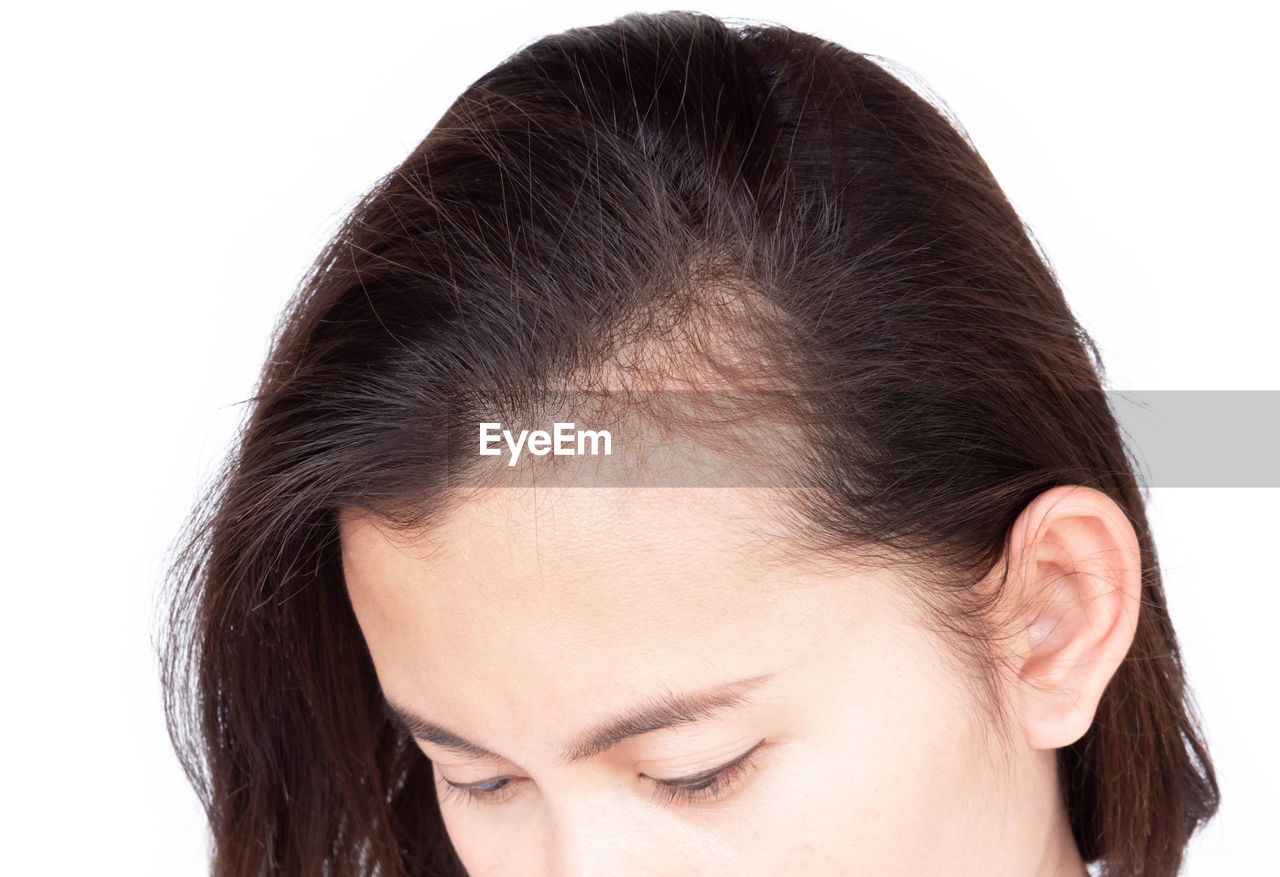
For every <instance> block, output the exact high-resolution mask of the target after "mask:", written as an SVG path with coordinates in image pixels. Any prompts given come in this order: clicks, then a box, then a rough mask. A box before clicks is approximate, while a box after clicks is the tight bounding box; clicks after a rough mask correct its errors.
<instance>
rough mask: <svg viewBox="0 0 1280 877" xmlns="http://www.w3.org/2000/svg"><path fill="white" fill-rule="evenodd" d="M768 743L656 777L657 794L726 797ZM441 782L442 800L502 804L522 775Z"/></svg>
mask: <svg viewBox="0 0 1280 877" xmlns="http://www.w3.org/2000/svg"><path fill="white" fill-rule="evenodd" d="M764 744H765V741H764V740H761V741H760V742H759V743H757V744H755V745H754V746H752V747H751V748H750V749H748V750H747V751H746V752H744V753H742V754H741V755H739V756H737V757H736V758H734V759H733V760H732V761H730V762H729V763H728V764H722V765H720V766H719V767H716V768H712V769H711V770H706V771H703V772H701V773H698V774H694V775H693V776H687V777H680V778H678V779H673V780H660V779H657V778H655V777H649V779H651V780H653V782H654V785H655V788H654V797H655V798H656V799H657V800H659V801H661V802H663V803H665V804H698V803H703V802H706V801H713V800H716V799H717V798H723V797H724V796H725V795H726V794H727V793H728V792H729V789H730V788H732V787H733V786H734V785H736V784H737V783H738V782H739V781H740V780H741V779H743V778H744V777H745V776H746V775H747V773H748V772H750V771H751V770H752V769H753V768H754V767H755V759H754V758H752V755H754V754H755V751H756V750H757V749H759V748H760V747H761V746H763V745H764ZM436 776H437V777H438V778H439V782H438V783H437V786H438V787H439V789H440V792H441V795H440V797H441V800H442V801H445V800H450V799H458V800H461V801H463V802H478V803H483V804H499V803H501V802H503V801H505V800H507V799H508V798H510V797H511V796H512V795H514V794H515V793H516V791H517V790H518V789H519V788H520V786H519V782H518V781H519V779H520V778H519V777H497V778H496V779H491V780H485V781H484V782H479V783H455V782H453V781H451V780H449V779H446V778H445V777H444V776H442V775H440V774H437V775H436Z"/></svg>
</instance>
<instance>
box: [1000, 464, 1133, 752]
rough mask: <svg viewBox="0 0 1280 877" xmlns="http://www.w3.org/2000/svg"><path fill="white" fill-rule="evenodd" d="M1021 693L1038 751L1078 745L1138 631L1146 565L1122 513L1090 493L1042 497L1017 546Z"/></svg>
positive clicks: (1030, 510) (1013, 559) (1024, 719)
mask: <svg viewBox="0 0 1280 877" xmlns="http://www.w3.org/2000/svg"><path fill="white" fill-rule="evenodd" d="M1008 550H1009V553H1010V569H1011V571H1013V573H1014V575H1015V577H1016V578H1017V586H1016V587H1014V588H1013V591H1014V599H1015V601H1016V603H1015V605H1016V606H1017V611H1016V612H1015V613H1014V625H1013V628H1012V630H1011V634H1012V635H1013V637H1014V642H1015V643H1016V646H1017V647H1016V648H1015V649H1014V650H1013V652H1014V654H1013V660H1014V664H1015V667H1014V669H1015V670H1016V674H1015V680H1014V685H1015V688H1016V689H1017V691H1016V695H1017V698H1016V701H1017V703H1018V712H1019V716H1018V718H1019V720H1020V722H1021V725H1022V728H1023V731H1024V733H1025V736H1026V740H1027V743H1028V745H1029V746H1030V747H1031V748H1033V749H1056V748H1059V747H1062V746H1068V745H1070V744H1071V743H1074V742H1075V741H1076V740H1078V739H1079V738H1080V737H1081V736H1082V735H1083V734H1084V732H1085V731H1086V730H1088V728H1089V725H1090V724H1091V723H1092V722H1093V716H1094V713H1095V712H1096V710H1097V707H1098V701H1099V700H1100V699H1101V697H1102V692H1103V690H1104V689H1105V688H1106V686H1107V684H1108V683H1109V682H1110V681H1111V677H1112V676H1113V675H1114V674H1115V671H1116V669H1117V668H1118V667H1119V666H1120V663H1121V661H1123V660H1124V656H1125V654H1126V653H1127V652H1128V650H1129V646H1130V645H1131V644H1132V642H1133V636H1134V632H1135V631H1136V629H1137V622H1138V611H1139V605H1140V597H1141V583H1142V564H1141V552H1140V550H1139V547H1138V539H1137V534H1136V533H1135V532H1134V529H1133V525H1132V524H1130V523H1129V520H1128V518H1127V517H1126V516H1125V514H1124V512H1123V511H1122V510H1121V509H1120V507H1119V506H1118V505H1117V504H1116V503H1115V502H1114V501H1113V500H1111V499H1110V498H1109V497H1107V496H1106V495H1105V494H1103V493H1101V492H1100V491H1097V490H1094V489H1092V488H1088V487H1080V486H1071V487H1055V488H1053V489H1051V490H1048V491H1045V492H1044V493H1042V494H1041V495H1040V496H1038V497H1036V499H1035V500H1033V501H1032V502H1031V503H1030V504H1029V505H1028V506H1027V508H1026V509H1024V510H1023V512H1022V514H1021V515H1020V516H1019V518H1018V520H1017V521H1016V522H1015V523H1014V526H1013V530H1012V531H1011V533H1010V540H1009V549H1008Z"/></svg>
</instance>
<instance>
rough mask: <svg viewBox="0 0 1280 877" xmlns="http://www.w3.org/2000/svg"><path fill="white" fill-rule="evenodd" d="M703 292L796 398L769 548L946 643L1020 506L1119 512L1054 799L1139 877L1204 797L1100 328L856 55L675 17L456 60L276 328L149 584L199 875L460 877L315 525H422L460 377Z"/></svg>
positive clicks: (559, 349)
mask: <svg viewBox="0 0 1280 877" xmlns="http://www.w3.org/2000/svg"><path fill="white" fill-rule="evenodd" d="M713 280H714V284H713V283H712V281H713ZM712 285H715V286H717V288H718V289H719V290H720V293H718V294H722V293H723V290H724V289H726V288H727V289H729V290H731V291H733V292H734V293H735V294H740V296H741V297H740V301H741V302H744V303H745V304H744V307H745V308H746V309H747V310H749V311H751V312H752V313H754V314H756V315H757V316H758V317H759V318H758V319H755V320H754V321H752V322H751V326H752V327H753V328H752V332H753V333H754V335H755V337H757V340H758V341H759V343H760V346H761V349H764V350H767V351H769V352H770V358H769V362H770V368H774V369H776V373H775V374H774V377H775V378H777V379H778V380H781V381H784V382H785V383H787V384H788V385H793V386H796V387H802V388H803V387H814V386H820V387H822V388H823V391H822V392H821V393H819V394H809V395H806V396H805V401H804V402H803V404H804V405H805V410H804V411H803V412H801V411H799V410H793V411H790V412H788V411H785V410H784V411H782V412H781V414H782V415H790V417H791V420H792V421H793V422H796V423H803V424H805V425H806V426H805V429H806V430H807V433H806V436H807V438H808V439H809V442H808V446H809V447H811V448H812V453H811V454H810V455H808V457H807V458H806V459H805V460H803V461H801V463H800V464H799V465H804V466H805V467H807V470H808V474H809V475H810V476H811V477H812V478H814V479H816V481H817V483H820V484H822V485H823V486H824V488H825V490H824V491H823V492H822V494H821V499H820V501H819V500H817V499H813V498H812V496H811V495H810V494H806V495H807V496H810V499H808V500H804V501H803V502H804V505H803V506H802V507H799V510H800V511H802V512H803V515H802V517H803V519H804V520H806V521H808V522H809V524H810V527H809V528H808V529H807V530H806V531H805V532H804V533H803V534H801V533H797V539H798V540H799V539H804V540H806V544H809V545H811V546H812V547H813V548H814V549H818V550H821V549H832V548H837V547H839V546H882V547H884V548H886V549H888V550H892V551H893V552H896V553H899V554H904V555H907V556H910V557H912V558H914V559H916V560H918V561H919V562H920V564H921V565H922V568H927V569H934V570H937V571H939V574H938V575H937V576H935V577H930V578H927V579H923V580H922V583H921V588H922V589H923V591H924V593H923V598H924V599H927V600H928V601H930V603H931V605H933V606H935V607H936V609H937V615H938V618H939V619H940V620H942V621H944V623H946V624H949V625H951V626H952V627H954V630H953V634H954V639H955V641H956V642H957V643H958V644H960V645H961V646H962V647H963V648H965V649H969V650H970V651H972V650H973V649H974V648H975V644H977V645H978V646H980V645H981V644H982V643H983V642H984V641H985V640H984V637H987V636H988V635H989V634H990V630H989V629H988V628H986V627H984V618H985V615H984V613H983V611H982V609H983V606H982V604H981V603H980V602H978V598H977V597H976V596H975V593H974V589H973V587H972V586H973V585H974V584H975V583H976V582H978V581H979V580H980V579H982V578H983V577H984V576H985V575H986V574H987V573H988V572H989V571H990V570H992V569H993V567H994V566H995V565H996V564H997V563H998V562H999V560H1000V558H1001V556H1002V552H1003V550H1004V546H1005V539H1006V536H1007V534H1008V531H1009V528H1010V526H1011V525H1012V523H1013V521H1014V520H1015V519H1016V518H1017V516H1018V514H1019V512H1020V511H1021V510H1022V509H1023V508H1024V507H1025V506H1026V505H1027V503H1028V502H1030V500H1031V499H1033V498H1034V497H1035V496H1036V495H1037V494H1039V493H1040V492H1042V491H1044V490H1047V489H1049V488H1051V487H1054V486H1058V485H1064V484H1084V485H1088V486H1090V487H1093V488H1096V489H1098V490H1101V491H1103V492H1104V493H1106V494H1107V495H1108V496H1109V497H1111V498H1112V499H1113V500H1114V501H1115V502H1116V503H1117V504H1118V505H1119V506H1120V507H1121V508H1122V509H1123V510H1124V511H1125V513H1126V514H1127V515H1128V518H1129V520H1130V521H1131V522H1132V524H1133V526H1134V529H1135V530H1136V532H1137V536H1138V540H1139V544H1140V547H1141V558H1142V565H1143V584H1142V588H1143V591H1142V607H1141V612H1140V617H1139V622H1138V629H1137V634H1136V637H1135V640H1134V642H1133V646H1132V648H1131V650H1130V652H1129V654H1128V656H1127V657H1126V659H1125V660H1124V662H1123V663H1122V664H1121V665H1120V667H1119V669H1118V671H1117V673H1116V675H1115V677H1114V678H1113V680H1112V682H1111V684H1110V685H1109V686H1108V687H1107V689H1106V691H1105V693H1104V694H1103V697H1102V700H1101V703H1100V705H1099V707H1098V711H1097V715H1096V719H1095V721H1094V723H1093V725H1092V727H1090V729H1089V730H1088V731H1087V732H1086V734H1085V735H1084V736H1083V737H1082V738H1081V739H1080V740H1079V741H1078V742H1077V743H1075V744H1074V745H1072V746H1069V747H1066V748H1064V749H1061V750H1059V775H1060V783H1061V788H1062V794H1063V796H1064V799H1065V801H1066V804H1067V810H1068V813H1069V816H1070V820H1071V827H1072V830H1073V832H1074V835H1075V839H1076V841H1077V843H1078V844H1079V847H1080V849H1081V851H1082V853H1083V855H1084V857H1085V859H1086V860H1088V861H1097V862H1099V863H1101V865H1102V871H1103V873H1104V874H1106V875H1108V877H1120V875H1126V877H1127V875H1134V874H1142V875H1143V877H1173V875H1174V874H1175V873H1176V871H1177V869H1178V866H1179V863H1180V861H1181V859H1182V855H1183V849H1184V847H1185V845H1186V842H1187V839H1188V837H1189V836H1190V834H1191V833H1192V832H1193V831H1194V830H1195V828H1196V827H1197V826H1198V825H1199V824H1201V823H1202V822H1203V821H1204V820H1206V819H1207V818H1208V817H1209V816H1210V815H1212V814H1213V813H1214V812H1215V810H1216V807H1217V802H1218V788H1217V785H1216V782H1215V779H1214V772H1213V768H1212V765H1211V762H1210V760H1209V756H1208V754H1207V751H1206V748H1205V746H1204V743H1203V741H1202V738H1201V735H1200V732H1199V730H1198V729H1197V726H1196V722H1195V720H1194V714H1193V711H1192V709H1191V706H1190V700H1189V696H1188V692H1187V689H1186V685H1185V681H1184V678H1183V671H1182V666H1181V663H1180V658H1179V651H1178V646H1177V642H1176V639H1175V636H1174V630H1173V627H1172V625H1171V623H1170V620H1169V617H1168V615H1167V612H1166V608H1165V598H1164V593H1163V590H1162V586H1161V577H1160V568H1159V564H1158V561H1157V557H1156V551H1155V546H1154V544H1153V542H1152V537H1151V532H1150V529H1149V527H1148V525H1147V519H1146V513H1145V508H1144V498H1143V496H1142V495H1141V493H1140V491H1139V489H1138V486H1137V483H1136V480H1135V477H1134V474H1133V466H1132V463H1131V461H1130V459H1129V457H1128V455H1127V452H1126V449H1125V447H1124V445H1123V443H1122V441H1121V438H1120V436H1119V432H1118V429H1117V425H1116V422H1115V419H1114V417H1113V415H1112V413H1111V411H1110V409H1109V408H1108V405H1107V402H1106V398H1105V394H1104V392H1103V391H1102V385H1101V373H1102V366H1101V362H1100V358H1099V356H1098V352H1097V350H1096V349H1095V347H1094V345H1093V343H1092V341H1091V340H1090V339H1089V337H1088V336H1087V335H1086V333H1085V332H1084V331H1083V329H1082V328H1081V327H1080V325H1079V324H1078V323H1077V321H1076V320H1075V318H1074V316H1073V315H1072V314H1071V312H1070V310H1069V308H1068V306H1067V304H1066V302H1065V300H1064V297H1063V295H1062V292H1061V290H1060V288H1059V286H1058V284H1057V282H1056V279H1055V277H1054V275H1053V272H1052V271H1051V269H1050V267H1049V266H1048V264H1047V261H1046V260H1045V258H1044V257H1043V254H1042V253H1041V252H1040V251H1039V249H1038V247H1037V246H1036V245H1035V243H1034V240H1033V238H1032V237H1031V235H1030V234H1029V232H1028V231H1027V229H1026V228H1025V227H1024V226H1023V224H1022V222H1021V221H1020V219H1019V217H1018V216H1017V215H1016V213H1015V212H1014V210H1013V209H1012V207H1011V206H1010V204H1009V202H1008V200H1007V199H1006V198H1005V196H1004V194H1003V193H1002V191H1001V189H1000V188H999V186H998V185H997V184H996V182H995V180H994V179H993V177H992V175H991V173H990V171H989V170H988V168H987V166H986V165H985V163H984V162H983V161H982V159H981V158H980V157H979V156H978V154H977V153H976V152H975V151H974V149H973V147H972V146H971V144H970V143H969V142H968V141H967V139H966V138H965V137H964V136H963V135H962V134H961V133H960V132H958V131H957V129H956V127H955V126H953V125H952V124H951V123H949V121H948V119H947V118H946V116H945V115H944V114H943V113H941V112H940V111H939V110H938V109H937V108H936V107H935V106H933V105H932V104H931V103H930V102H929V101H927V100H925V99H924V98H922V97H921V96H920V95H919V94H918V93H916V92H915V91H914V90H913V89H912V88H910V87H909V86H908V85H906V84H904V82H903V81H901V80H900V79H899V78H898V77H896V76H894V75H892V74H890V73H889V72H887V71H886V69H885V68H884V67H882V66H880V65H879V64H877V63H875V62H874V61H873V60H871V59H870V58H869V57H868V56H864V55H861V54H858V53H856V52H852V51H849V50H847V49H844V48H842V47H840V46H838V45H836V44H833V43H831V42H828V41H824V40H822V39H819V38H817V37H814V36H811V35H807V34H804V33H799V32H796V31H793V30H789V29H787V28H784V27H778V26H763V25H740V26H730V25H728V24H726V23H725V22H723V21H720V20H718V19H715V18H712V17H709V16H704V15H698V14H694V13H664V14H655V15H649V14H635V15H629V16H626V17H624V18H620V19H618V20H616V21H614V22H611V23H609V24H604V25H600V26H595V27H586V28H579V29H574V30H570V31H567V32H565V33H561V34H557V35H553V36H548V37H545V38H544V39H541V40H539V41H537V42H535V43H533V44H531V45H529V46H527V47H526V48H524V49H521V50H520V51H519V52H517V53H515V54H514V55H512V56H511V57H509V58H507V59H506V60H505V61H503V62H502V63H501V64H500V65H498V66H497V67H496V68H494V69H493V70H492V71H490V72H489V73H487V74H485V75H484V76H483V77H481V78H480V79H479V80H478V81H477V82H475V83H474V84H473V85H472V86H470V87H469V88H468V89H467V90H466V91H465V92H464V93H463V94H462V95H461V96H460V97H459V98H458V99H457V101H456V102H455V103H454V104H453V105H452V106H451V107H450V108H449V110H448V111H447V112H446V114H445V115H444V117H443V118H442V119H441V120H440V122H439V124H437V125H436V126H435V128H434V129H433V130H432V131H431V133H430V134H429V135H428V136H427V137H426V138H425V140H424V141H423V142H422V143H421V144H420V145H419V146H418V147H417V148H416V149H415V150H414V151H413V153H412V154H411V155H410V156H409V157H408V158H407V159H406V160H405V161H404V163H403V164H401V165H400V166H399V167H397V168H395V169H394V170H393V171H392V172H391V173H389V174H388V175H387V176H386V177H385V178H384V179H382V180H381V181H380V182H379V183H378V184H377V185H376V186H375V187H374V188H373V189H372V191H370V192H369V193H368V195H367V196H366V197H365V198H364V199H363V200H362V201H361V202H360V203H359V205H358V206H357V207H356V208H355V209H354V210H353V212H352V213H351V214H350V216H349V217H348V218H347V220H346V222H345V224H344V225H343V227H342V228H341V230H340V231H339V233H338V234H337V235H336V236H335V237H334V239H333V240H332V242H331V243H330V244H329V245H328V247H327V248H326V249H325V251H324V252H323V253H322V255H321V256H320V258H319V259H318V260H317V262H316V264H315V266H314V268H313V270H312V271H311V272H310V273H309V274H308V276H307V277H306V278H305V281H304V284H303V286H302V288H301V289H300V291H299V293H298V294H297V296H296V297H295V299H294V301H293V302H292V303H291V305H290V307H289V308H288V310H287V312H286V313H285V315H284V316H283V319H282V321H281V323H280V326H279V328H278V331H277V334H276V337H275V340H274V344H273V348H272V352H271V355H270V357H269V360H268V363H267V365H266V368H265V370H264V372H263V374H262V376H261V379H260V383H259V386H258V390H257V393H256V395H255V397H254V398H253V400H252V408H251V411H250V413H249V418H248V420H247V423H246V425H245V427H244V429H243V430H242V432H241V434H240V436H239V440H238V443H237V446H236V448H235V449H234V451H233V453H232V454H231V455H230V456H229V458H228V459H227V461H226V464H225V466H224V467H223V469H222V470H221V473H220V476H219V478H218V480H217V481H216V483H215V484H214V486H213V487H212V489H211V490H210V492H209V494H208V495H207V496H206V497H204V498H203V499H202V501H201V502H200V503H199V504H198V505H197V507H196V510H195V512H194V513H193V517H192V519H191V521H190V524H189V526H188V529H187V530H186V531H185V533H184V542H183V543H182V544H183V548H182V550H181V551H180V553H179V554H178V555H177V557H176V560H175V562H174V564H173V567H172V573H171V577H170V585H171V596H172V600H171V602H170V603H169V616H168V622H169V628H168V630H167V632H166V639H165V642H164V645H163V654H162V666H163V682H164V686H165V692H166V708H167V712H168V718H169V723H170V731H171V735H172V737H173V741H174V744H175V746H176V748H177V751H178V753H179V755H180V757H181V758H182V760H183V764H184V765H185V767H186V770H187V772H188V775H189V776H190V778H191V781H192V783H193V784H194V786H195V787H196V789H197V790H198V792H199V794H200V796H201V799H202V801H203V802H204V806H205V808H206V810H207V813H208V819H209V824H210V829H211V833H212V865H213V868H212V870H213V873H214V874H216V875H225V877H248V875H265V874H272V875H317V874H324V875H331V877H342V875H357V874H361V875H366V874H378V875H384V877H392V875H457V874H462V873H463V871H462V868H461V865H460V863H459V862H458V860H457V858H456V856H455V855H454V853H453V850H452V847H451V846H450V844H449V840H448V837H447V835H446V832H445V828H444V825H443V823H442V820H441V817H440V813H439V811H438V809H437V806H436V793H435V788H434V785H433V782H432V774H431V766H430V764H429V762H428V761H427V760H426V758H425V757H423V756H422V754H421V753H420V751H419V750H418V749H417V748H416V747H415V745H414V744H413V743H412V741H410V740H409V739H408V738H407V737H406V736H405V735H404V734H403V733H401V732H400V731H399V730H398V729H397V727H396V726H395V725H394V724H393V723H392V722H391V721H389V720H388V718H387V717H386V716H385V715H384V713H383V711H382V700H381V694H380V691H379V688H378V684H377V679H376V677H375V675H374V672H373V668H372V665H371V663H370V660H369V656H368V653H367V651H366V649H365V646H364V643H363V640H362V639H361V635H360V631H359V629H358V627H357V625H356V622H355V619H354V617H353V615H352V612H351V608H350V605H349V603H348V600H347V597H346V592H345V588H344V584H343V579H342V570H341V556H340V552H339V547H338V541H337V522H336V513H337V510H338V509H340V508H344V507H357V508H366V509H372V510H377V511H379V512H382V513H386V514H392V513H394V514H395V515H397V516H399V517H400V518H406V519H407V518H409V517H412V518H413V520H414V521H416V522H418V523H423V522H429V520H430V519H431V517H432V516H434V515H437V514H439V513H440V512H441V510H442V509H443V508H444V507H445V502H446V499H447V497H448V496H449V484H448V483H447V478H446V476H445V474H444V473H445V472H446V469H447V466H446V462H447V461H446V460H445V459H444V458H443V457H442V456H441V453H442V452H440V451H438V449H439V448H440V447H441V442H440V438H441V437H442V436H445V437H454V436H459V435H461V434H462V431H463V430H464V429H466V428H468V425H469V424H473V423H474V420H473V419H470V418H469V417H468V413H469V412H471V411H474V410H476V409H475V408H474V407H469V406H474V404H475V402H476V400H477V399H483V400H488V401H489V402H495V403H500V404H503V405H505V406H507V407H508V408H513V409H525V410H528V409H529V407H530V406H533V405H536V404H537V401H538V400H539V399H541V398H543V397H545V396H546V394H547V393H548V392H549V388H550V387H553V386H555V385H556V383H557V382H558V381H561V380H563V379H564V377H565V376H566V375H567V374H573V375H584V374H592V373H593V369H596V370H597V371H598V369H599V367H600V366H601V365H602V364H603V363H605V362H607V361H609V359H610V357H611V356H613V355H614V354H615V353H616V352H617V351H618V350H619V349H620V347H621V346H622V345H624V344H626V343H629V342H632V341H634V340H635V339H637V338H644V337H647V336H651V335H655V334H658V333H660V332H661V331H663V328H664V327H669V325H670V324H671V323H672V322H673V321H674V322H676V323H679V322H681V321H685V322H696V321H698V320H705V319H708V317H707V316H706V315H707V314H714V313H715V308H714V307H712V306H711V305H708V301H709V297H708V289H709V288H710V286H712ZM695 334H696V333H695ZM746 361H747V362H748V363H750V362H751V361H752V360H751V359H750V358H747V359H746ZM796 404H801V403H798V402H797V403H796ZM1010 412H1017V416H1016V417H1014V416H1009V413H1010ZM855 451H856V452H855ZM943 573H945V574H943ZM974 654H975V655H979V654H980V650H979V651H978V652H974Z"/></svg>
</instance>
